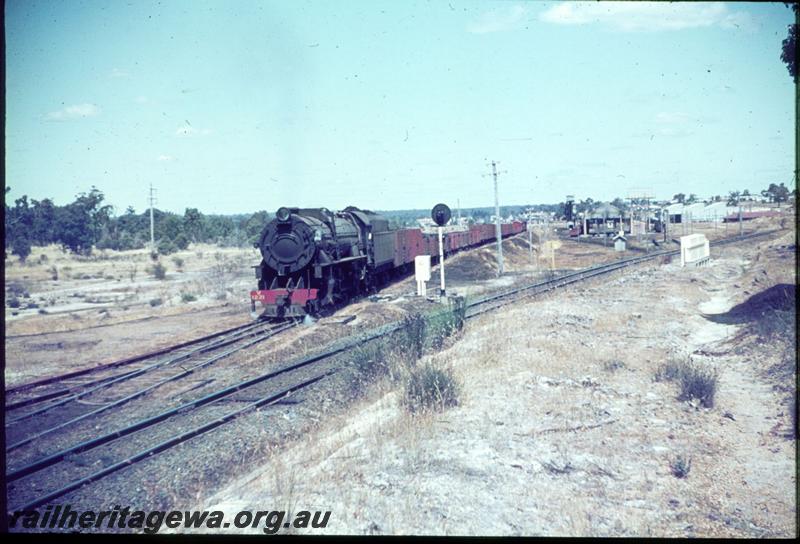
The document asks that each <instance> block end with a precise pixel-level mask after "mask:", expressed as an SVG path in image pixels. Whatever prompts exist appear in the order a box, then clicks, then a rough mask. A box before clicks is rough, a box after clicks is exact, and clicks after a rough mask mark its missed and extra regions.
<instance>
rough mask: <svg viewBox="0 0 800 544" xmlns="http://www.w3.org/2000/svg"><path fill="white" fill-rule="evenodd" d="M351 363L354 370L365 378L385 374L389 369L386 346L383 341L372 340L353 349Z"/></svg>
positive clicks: (368, 378)
mask: <svg viewBox="0 0 800 544" xmlns="http://www.w3.org/2000/svg"><path fill="white" fill-rule="evenodd" d="M350 363H351V364H352V368H353V371H354V372H355V373H356V374H357V375H358V376H359V377H360V378H362V379H364V380H371V379H374V378H376V377H378V376H381V375H384V374H386V373H387V372H388V370H389V365H388V362H387V358H386V346H385V344H383V343H382V342H375V341H373V342H370V343H368V344H365V345H362V346H359V347H357V348H356V349H355V350H353V352H352V355H351V359H350Z"/></svg>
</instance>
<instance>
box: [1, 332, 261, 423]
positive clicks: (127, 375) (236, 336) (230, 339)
mask: <svg viewBox="0 0 800 544" xmlns="http://www.w3.org/2000/svg"><path fill="white" fill-rule="evenodd" d="M259 326H261V325H260V324H251V325H250V326H248V327H245V328H243V329H241V330H239V331H237V332H235V333H233V334H231V335H230V336H225V337H223V338H222V339H216V340H214V341H212V342H211V343H210V344H207V345H204V346H200V347H197V348H194V349H192V350H190V351H187V352H185V353H181V354H178V355H176V356H174V357H170V358H168V359H165V360H163V361H157V362H155V363H153V364H150V365H147V366H145V367H142V368H140V369H137V370H133V371H130V372H124V373H122V374H118V375H116V376H110V377H106V378H100V379H98V380H95V381H91V382H87V383H85V384H80V385H79V386H78V387H87V386H89V388H88V389H84V390H83V391H80V392H78V393H75V394H73V395H70V396H69V397H66V398H62V399H60V400H58V401H56V402H53V403H50V404H48V405H47V406H43V407H41V408H39V409H37V410H33V411H31V412H28V413H26V414H23V415H21V416H19V417H16V418H14V419H10V420H8V421H7V423H17V422H19V421H22V420H25V419H28V418H30V417H33V416H35V415H39V414H41V413H44V412H48V411H50V410H52V409H53V408H57V407H59V406H63V405H64V404H67V403H69V402H72V401H75V400H77V399H80V398H83V397H85V396H87V395H91V394H92V393H95V392H97V391H99V390H101V389H106V388H108V387H111V386H112V385H116V384H118V383H121V382H124V381H127V380H130V379H133V378H136V377H138V376H141V375H142V374H146V373H148V372H150V371H151V370H155V369H158V368H162V367H165V366H168V365H171V364H173V363H176V362H178V361H183V360H184V359H188V358H189V357H192V356H193V355H195V354H197V353H204V352H206V351H212V350H215V349H219V348H221V347H224V346H227V345H230V344H232V343H234V342H238V341H239V340H241V339H242V338H245V337H247V336H249V335H251V334H252V331H253V330H254V329H256V328H257V327H259ZM91 386H94V387H91ZM69 393H71V390H69V389H68V390H67V393H66V394H69ZM52 394H53V393H51V394H46V395H42V396H41V397H33V398H31V399H26V400H23V401H20V402H18V403H16V404H11V405H7V406H6V411H8V410H12V409H14V408H20V407H23V406H28V405H31V404H40V403H42V402H46V401H48V400H51V399H52V398H53V397H51V395H52ZM58 396H59V397H63V395H58Z"/></svg>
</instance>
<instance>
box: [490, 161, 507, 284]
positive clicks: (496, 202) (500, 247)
mask: <svg viewBox="0 0 800 544" xmlns="http://www.w3.org/2000/svg"><path fill="white" fill-rule="evenodd" d="M498 164H500V163H498V162H496V161H492V177H493V178H494V216H495V228H494V232H495V236H496V237H497V275H498V276H502V275H503V231H502V229H501V228H500V201H499V199H498V196H497V174H504V173H505V172H506V170H503V171H502V172H498V171H497V165H498Z"/></svg>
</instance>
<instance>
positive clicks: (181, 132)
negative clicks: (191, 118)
mask: <svg viewBox="0 0 800 544" xmlns="http://www.w3.org/2000/svg"><path fill="white" fill-rule="evenodd" d="M209 134H211V129H210V128H201V129H198V128H194V127H193V126H191V125H184V126H182V127H178V129H177V130H176V131H175V135H176V136H208V135H209Z"/></svg>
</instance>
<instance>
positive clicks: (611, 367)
mask: <svg viewBox="0 0 800 544" xmlns="http://www.w3.org/2000/svg"><path fill="white" fill-rule="evenodd" d="M620 368H625V363H623V362H622V361H620V360H618V359H612V360H610V361H605V362H604V363H603V370H605V371H606V372H615V371H617V370H619V369H620Z"/></svg>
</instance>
